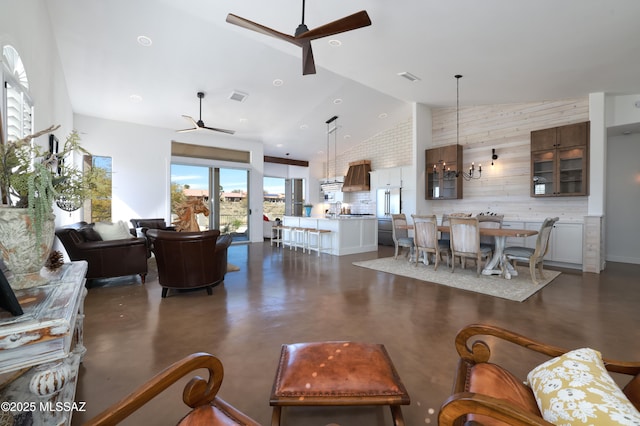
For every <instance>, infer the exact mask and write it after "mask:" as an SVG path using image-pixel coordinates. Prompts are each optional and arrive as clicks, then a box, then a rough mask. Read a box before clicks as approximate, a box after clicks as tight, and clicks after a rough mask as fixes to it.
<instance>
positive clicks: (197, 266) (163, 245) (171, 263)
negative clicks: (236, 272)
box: [147, 229, 231, 298]
mask: <svg viewBox="0 0 640 426" xmlns="http://www.w3.org/2000/svg"><path fill="white" fill-rule="evenodd" d="M147 238H148V239H149V240H150V242H151V244H152V247H153V253H154V254H155V257H156V262H157V264H158V281H159V283H160V285H161V286H162V297H163V298H164V297H167V294H168V292H169V289H177V290H181V289H194V288H206V290H207V293H208V294H209V295H211V294H213V292H212V287H214V286H215V285H217V284H220V283H221V282H222V281H223V280H224V276H225V274H226V273H227V249H228V248H229V245H231V235H223V236H221V237H220V231H219V230H208V231H202V232H174V231H164V230H160V229H149V230H148V231H147Z"/></svg>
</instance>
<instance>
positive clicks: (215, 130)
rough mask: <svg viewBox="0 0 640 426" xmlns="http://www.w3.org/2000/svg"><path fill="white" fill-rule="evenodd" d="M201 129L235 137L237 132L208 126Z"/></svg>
mask: <svg viewBox="0 0 640 426" xmlns="http://www.w3.org/2000/svg"><path fill="white" fill-rule="evenodd" d="M201 129H207V130H213V131H214V132H221V133H227V134H229V135H233V134H234V133H235V132H236V131H235V130H227V129H218V128H215V127H207V126H202V127H201Z"/></svg>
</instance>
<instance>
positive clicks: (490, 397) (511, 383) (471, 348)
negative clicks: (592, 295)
mask: <svg viewBox="0 0 640 426" xmlns="http://www.w3.org/2000/svg"><path fill="white" fill-rule="evenodd" d="M479 336H486V337H489V338H490V339H491V340H490V341H491V342H492V343H493V345H494V347H495V348H500V349H502V350H504V349H512V348H513V349H515V351H514V352H513V353H511V354H510V355H511V356H512V357H513V358H514V359H519V358H518V354H520V355H524V353H523V352H520V350H524V351H527V350H530V351H533V352H536V353H538V354H542V355H545V356H546V357H557V356H560V355H562V354H565V353H567V352H568V351H569V349H566V348H561V347H558V346H552V345H548V344H545V343H542V342H540V341H537V340H533V339H530V338H528V337H525V336H523V335H521V334H518V333H514V332H512V331H509V330H506V329H504V328H501V327H496V326H491V325H484V324H471V325H468V326H467V327H465V328H463V329H462V330H460V331H459V332H458V335H457V336H456V340H455V345H456V349H457V351H458V354H459V356H460V359H459V361H458V370H457V372H456V377H455V380H454V385H453V392H452V395H451V396H450V397H449V398H448V399H447V400H446V401H445V402H444V403H443V404H442V406H441V407H440V413H439V416H438V425H441V426H452V425H455V426H462V425H464V426H483V425H484V426H488V425H491V426H498V425H500V426H514V425H519V426H525V425H526V426H532V425H537V426H553V424H552V423H549V422H547V421H545V420H544V419H543V418H542V414H541V413H540V410H539V408H538V405H537V403H536V399H535V397H534V393H533V391H532V389H531V388H530V387H529V386H528V385H526V384H525V383H523V381H522V380H521V379H520V378H518V377H516V376H515V375H514V374H512V373H511V372H509V371H508V370H506V369H505V368H503V367H501V366H499V365H497V364H494V363H492V362H491V361H490V357H491V350H490V348H489V345H488V344H487V343H485V342H484V341H482V340H474V339H476V338H477V337H479ZM603 361H604V365H605V368H606V369H607V370H608V371H609V372H612V373H619V374H620V375H624V377H625V378H626V380H624V379H621V380H623V381H628V382H627V383H626V385H625V386H624V387H623V389H622V392H623V393H624V394H625V395H626V397H627V398H628V399H629V401H630V402H631V403H632V404H633V405H634V406H635V407H636V409H640V362H637V361H636V362H629V361H619V360H613V359H608V358H603ZM530 367H531V368H533V367H535V365H532V366H530ZM527 369H528V368H527Z"/></svg>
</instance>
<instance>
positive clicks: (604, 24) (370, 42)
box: [46, 0, 640, 160]
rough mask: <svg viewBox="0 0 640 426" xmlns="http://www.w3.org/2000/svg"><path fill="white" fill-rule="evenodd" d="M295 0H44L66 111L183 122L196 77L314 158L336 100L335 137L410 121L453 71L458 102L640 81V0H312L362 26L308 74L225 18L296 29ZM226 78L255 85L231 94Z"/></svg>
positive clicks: (262, 130)
mask: <svg viewBox="0 0 640 426" xmlns="http://www.w3.org/2000/svg"><path fill="white" fill-rule="evenodd" d="M301 3H302V2H301V0H269V1H265V0H179V1H178V0H174V1H171V0H135V1H132V0H108V1H106V0H46V4H47V5H48V8H49V13H50V16H51V21H52V26H53V28H54V35H55V38H56V42H57V46H58V50H59V54H60V57H61V61H62V65H63V69H64V73H65V78H66V81H67V85H68V90H69V93H70V97H71V103H72V106H73V109H74V111H75V112H76V113H79V114H85V115H90V116H96V117H103V118H107V119H112V120H121V121H127V122H133V123H140V124H145V125H151V126H159V127H166V128H172V129H173V128H175V129H181V128H185V127H188V124H189V123H187V122H186V120H184V119H183V118H182V117H181V115H182V114H187V115H190V116H192V117H194V118H196V119H197V117H198V99H197V97H196V92H198V91H203V92H205V93H206V97H205V98H204V100H203V107H202V116H203V120H204V122H205V124H206V125H207V126H211V127H219V128H226V129H234V130H236V134H235V136H232V137H234V138H238V140H242V139H250V140H257V141H261V142H263V143H264V145H265V154H266V155H273V156H279V157H282V156H284V154H285V153H286V152H288V153H290V157H291V158H295V159H303V160H313V159H314V158H318V159H323V158H324V154H319V153H318V151H321V150H323V149H325V147H326V135H325V131H326V124H325V121H326V120H327V119H328V118H330V117H332V116H334V115H338V116H339V117H340V120H339V126H340V127H339V137H340V141H339V147H340V149H341V150H344V149H347V148H348V147H349V145H350V144H354V143H359V142H361V141H363V140H365V139H367V138H369V137H371V136H373V135H374V134H376V133H378V132H380V131H382V130H386V129H388V128H390V127H392V126H393V125H395V124H396V123H398V122H402V121H406V120H407V119H408V118H409V117H410V116H411V103H412V102H420V103H424V104H427V105H430V106H454V105H455V96H456V86H455V79H454V77H453V76H454V75H455V74H462V75H464V78H463V79H462V80H461V84H460V105H461V106H466V105H478V104H495V103H511V102H530V101H540V100H549V99H562V98H570V97H579V96H586V95H587V94H588V93H591V92H607V93H628V94H631V93H640V30H638V20H639V19H640V2H639V1H637V0H608V1H603V0H562V1H558V0H537V1H521V0H447V1H442V0H396V1H393V2H391V1H381V0H361V1H358V0H351V1H344V0H309V1H307V5H306V8H307V10H306V19H305V23H306V24H307V26H308V27H309V28H310V29H312V28H315V27H317V26H320V25H323V24H325V23H328V22H331V21H333V20H336V19H339V18H342V17H344V16H346V15H350V14H352V13H355V12H357V11H359V10H366V11H367V12H368V14H369V16H370V18H371V21H372V25H371V26H369V27H365V28H361V29H358V30H354V31H351V32H348V33H344V34H339V35H337V36H333V37H329V38H327V39H319V40H316V41H314V42H312V46H313V49H314V55H315V62H316V68H317V74H315V75H307V76H303V75H302V60H301V52H300V48H298V47H296V46H293V45H290V44H288V43H285V42H283V41H280V40H277V39H274V38H270V37H267V36H265V35H262V34H258V33H254V32H251V31H248V30H246V29H243V28H240V27H237V26H234V25H231V24H228V23H227V22H226V21H225V19H226V16H227V14H228V13H233V14H236V15H239V16H242V17H244V18H247V19H250V20H252V21H255V22H258V23H261V24H263V25H265V26H268V27H271V28H273V29H276V30H278V31H281V32H284V33H288V34H293V33H294V31H295V28H296V27H297V26H298V24H299V23H300V20H301ZM140 35H144V36H147V37H149V38H150V39H151V40H152V42H153V43H152V44H151V46H148V47H143V46H141V45H140V44H139V43H138V42H137V41H136V39H137V37H138V36H140ZM330 39H336V40H339V41H340V42H341V43H342V44H341V46H340V47H334V46H332V45H330V44H329V43H328V42H329V40H330ZM405 71H406V72H410V73H412V74H414V75H416V76H418V77H419V78H420V80H419V81H417V82H413V83H412V82H409V81H407V80H406V79H404V78H401V77H399V76H398V73H400V72H405ZM276 79H281V80H282V81H283V84H282V85H281V86H279V87H277V86H274V84H273V81H274V80H276ZM234 90H238V91H241V92H244V93H247V94H248V95H249V96H248V97H247V99H246V100H245V101H244V102H237V101H233V100H230V99H229V96H230V95H231V93H232V92H233V91H234ZM132 95H137V96H139V97H141V99H142V100H140V101H137V102H135V101H132V100H131V96H132ZM336 99H341V100H342V103H339V104H336V103H335V102H334V101H335V100H336ZM381 114H386V118H380V115H381ZM347 135H350V136H351V137H350V138H349V139H344V137H345V136H347ZM211 137H219V136H218V134H215V133H212V134H211Z"/></svg>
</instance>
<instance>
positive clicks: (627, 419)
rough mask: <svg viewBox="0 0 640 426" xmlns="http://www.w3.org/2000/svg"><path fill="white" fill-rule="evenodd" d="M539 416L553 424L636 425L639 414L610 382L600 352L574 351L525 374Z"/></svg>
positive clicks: (610, 379) (639, 421)
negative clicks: (538, 410)
mask: <svg viewBox="0 0 640 426" xmlns="http://www.w3.org/2000/svg"><path fill="white" fill-rule="evenodd" d="M527 380H528V382H529V385H530V386H531V389H532V390H533V394H534V396H535V398H536V402H537V403H538V408H540V412H541V413H542V417H543V418H544V419H545V420H546V421H548V422H550V423H553V424H555V425H563V426H564V425H593V426H597V425H609V426H610V425H640V413H639V412H638V410H636V408H635V407H634V406H633V404H632V403H631V402H630V401H629V400H628V399H627V397H626V396H625V395H624V393H622V391H621V390H620V388H619V387H618V386H617V385H616V383H615V382H614V381H613V379H612V378H611V376H610V375H609V373H608V372H607V370H606V368H605V367H604V363H603V362H602V357H601V355H600V352H598V351H596V350H593V349H589V348H583V349H576V350H574V351H571V352H567V353H566V354H564V355H562V356H559V357H557V358H553V359H550V360H549V361H547V362H545V363H543V364H541V365H539V366H537V367H536V368H534V369H533V370H531V372H529V374H528V375H527Z"/></svg>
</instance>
